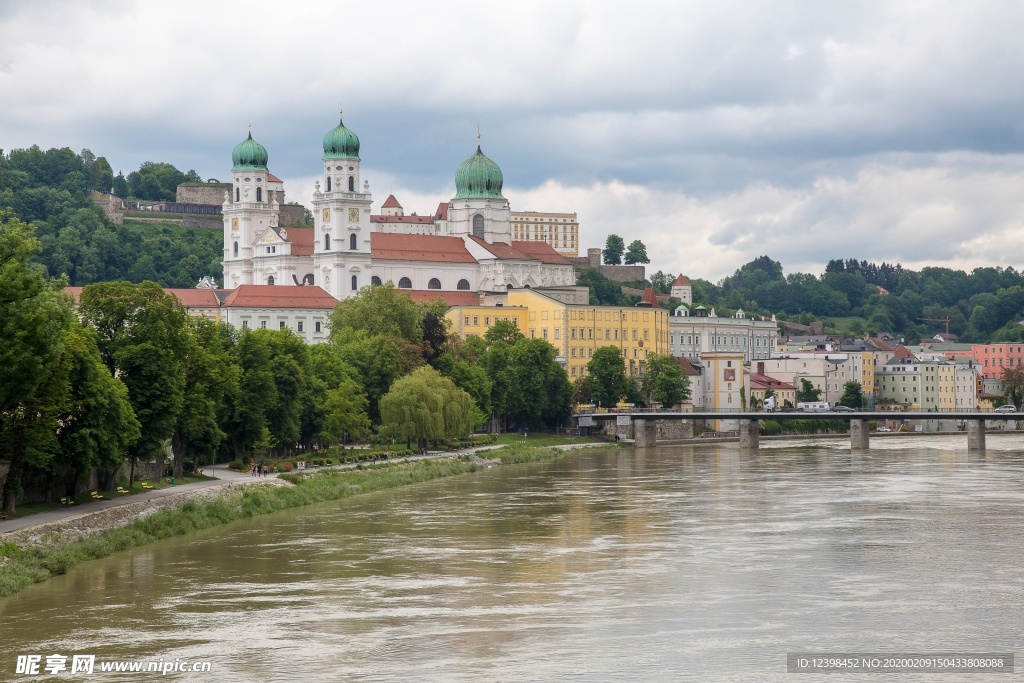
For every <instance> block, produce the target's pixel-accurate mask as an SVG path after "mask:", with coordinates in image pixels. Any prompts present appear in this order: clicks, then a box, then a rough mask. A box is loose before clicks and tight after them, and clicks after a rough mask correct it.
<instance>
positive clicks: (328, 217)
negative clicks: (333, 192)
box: [324, 209, 331, 223]
mask: <svg viewBox="0 0 1024 683" xmlns="http://www.w3.org/2000/svg"><path fill="white" fill-rule="evenodd" d="M330 222H331V210H330V209H324V223H330Z"/></svg>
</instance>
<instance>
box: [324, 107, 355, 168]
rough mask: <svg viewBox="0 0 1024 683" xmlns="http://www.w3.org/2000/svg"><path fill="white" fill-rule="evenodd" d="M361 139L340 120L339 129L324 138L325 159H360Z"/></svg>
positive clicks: (328, 133)
mask: <svg viewBox="0 0 1024 683" xmlns="http://www.w3.org/2000/svg"><path fill="white" fill-rule="evenodd" d="M358 158H359V138H358V137H356V134H355V133H353V132H352V131H350V130H349V129H348V128H346V127H345V124H344V123H343V122H342V120H341V118H340V117H339V118H338V127H337V128H334V129H333V130H330V131H328V132H327V135H325V136H324V159H358Z"/></svg>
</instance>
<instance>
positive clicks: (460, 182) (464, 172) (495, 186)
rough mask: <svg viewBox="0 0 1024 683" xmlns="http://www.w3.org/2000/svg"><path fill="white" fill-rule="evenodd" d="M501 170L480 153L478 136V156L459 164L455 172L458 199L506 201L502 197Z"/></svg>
mask: <svg viewBox="0 0 1024 683" xmlns="http://www.w3.org/2000/svg"><path fill="white" fill-rule="evenodd" d="M502 182H503V178H502V177H501V169H500V168H498V164H496V163H494V162H493V161H491V160H490V159H488V158H487V156H486V155H485V154H484V153H483V152H482V151H480V141H479V136H477V145H476V154H474V155H473V156H471V157H470V158H468V159H466V160H465V161H463V162H462V163H461V164H459V168H458V170H456V171H455V198H456V199H476V198H482V199H504V197H503V196H502V195H501V184H502Z"/></svg>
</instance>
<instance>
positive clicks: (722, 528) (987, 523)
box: [0, 435, 1024, 681]
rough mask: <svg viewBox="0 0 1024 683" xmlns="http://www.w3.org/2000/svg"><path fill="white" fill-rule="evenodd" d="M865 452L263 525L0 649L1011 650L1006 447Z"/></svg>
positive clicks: (223, 664)
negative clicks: (977, 452)
mask: <svg viewBox="0 0 1024 683" xmlns="http://www.w3.org/2000/svg"><path fill="white" fill-rule="evenodd" d="M881 441H883V440H881V439H879V440H876V442H875V443H873V450H871V451H868V452H866V453H858V454H853V455H851V453H850V452H849V450H848V449H845V450H844V449H843V448H841V447H839V446H840V444H837V443H836V442H823V443H821V444H812V445H807V444H806V443H800V444H796V443H793V444H788V445H786V444H783V445H778V444H777V443H774V442H773V443H772V444H771V445H770V447H767V448H765V449H763V451H762V453H761V454H760V455H744V454H740V453H739V452H738V450H736V448H735V447H732V446H729V445H721V446H711V447H703V448H695V447H674V448H673V447H669V448H660V449H657V450H656V451H653V450H652V451H647V452H639V453H635V452H632V451H628V450H607V451H605V450H596V451H588V452H584V453H583V454H581V455H578V456H576V455H574V456H571V457H569V458H566V459H565V460H562V461H558V462H555V463H547V464H533V465H527V466H521V467H512V468H497V469H494V470H488V471H485V472H480V473H478V474H475V475H472V476H468V477H461V478H455V479H450V480H443V481H437V482H429V483H426V484H422V485H418V486H413V487H409V488H406V489H402V490H397V491H390V492H384V493H379V494H373V495H370V496H365V497H361V498H358V499H354V500H348V501H343V502H339V503H331V504H324V505H321V506H317V507H314V508H305V509H302V510H297V511H289V512H284V513H279V514H275V515H271V516H267V517H263V518H259V519H255V520H248V521H245V522H239V523H235V524H232V525H230V526H228V527H224V528H221V529H216V530H211V531H207V532H203V533H200V534H197V535H195V536H192V537H189V538H188V539H173V540H170V541H167V542H163V543H160V544H157V545H154V546H150V547H148V548H144V549H140V550H136V551H131V552H128V553H122V554H120V555H118V556H115V557H111V558H108V559H107V560H103V561H99V562H95V563H92V564H90V565H87V566H84V567H81V568H80V569H78V570H76V571H74V572H72V573H71V574H70V575H68V576H66V577H60V578H58V579H55V580H52V581H50V582H48V583H46V584H43V585H41V586H37V587H34V588H33V589H31V590H29V591H26V592H25V593H23V594H21V595H18V596H15V597H13V598H11V599H8V600H6V601H4V602H0V639H2V642H4V644H5V650H6V651H7V652H14V653H20V652H37V653H40V654H42V653H52V652H63V653H65V654H68V653H71V652H79V653H94V654H97V655H98V656H100V658H106V659H136V660H140V659H156V658H160V657H163V658H164V659H165V660H170V659H174V658H179V657H180V658H182V659H185V658H188V659H190V660H196V659H208V660H210V661H211V662H213V666H214V676H213V680H218V681H251V680H256V679H259V680H265V681H294V680H310V681H334V680H337V679H339V678H350V679H354V680H364V679H365V680H396V679H398V680H453V679H454V680H474V681H475V680H548V679H553V678H564V677H568V676H572V677H574V678H577V679H580V680H608V679H612V678H623V679H631V680H632V679H636V678H640V677H646V678H650V679H652V680H669V679H671V680H789V678H787V676H789V675H788V674H786V673H785V653H786V652H788V651H797V650H818V651H821V650H829V649H832V650H843V651H851V650H883V651H893V650H894V649H896V650H904V651H912V650H936V649H947V650H972V649H973V650H987V651H994V650H1011V651H1012V650H1014V649H1015V647H1016V646H1017V645H1018V644H1019V643H1018V641H1019V639H1020V636H1019V622H1020V616H1021V614H1020V608H1019V605H1020V604H1022V600H1021V598H1022V597H1024V595H1022V593H1024V589H1022V586H1024V582H1022V581H1021V579H1022V578H1024V577H1022V573H1024V570H1022V569H1021V567H1022V566H1024V562H1022V559H1024V557H1022V555H1024V553H1022V550H1021V544H1020V543H1019V532H1018V527H1019V523H1020V520H1021V512H1022V508H1021V506H1022V500H1024V499H1022V497H1021V492H1022V483H1024V477H1022V473H1024V458H1022V456H1021V452H1022V446H1024V442H1022V441H1021V439H1020V438H1019V437H1016V436H1003V435H998V436H990V439H989V444H988V445H989V452H988V454H987V455H985V456H968V455H966V453H965V452H964V451H963V448H964V446H965V444H964V443H963V437H962V435H951V436H950V437H948V438H946V437H939V438H934V437H933V438H913V437H912V438H906V439H898V440H897V439H893V440H891V443H892V445H894V446H898V447H894V448H889V445H890V442H889V441H888V440H886V442H885V443H879V442H881ZM3 666H6V667H7V669H5V670H3V671H2V673H0V678H3V677H6V676H9V675H11V674H12V673H13V660H12V661H11V662H10V663H9V664H5V665H3ZM119 675H120V676H121V678H117V676H118V675H117V674H110V676H111V678H110V679H109V680H125V679H124V674H119ZM166 678H169V679H172V680H173V679H174V677H173V675H171V676H167V677H166ZM179 678H180V679H182V680H184V679H187V677H186V676H181V677H179ZM94 679H95V680H104V679H103V678H102V677H101V676H100V675H97V676H95V677H94ZM26 680H28V679H26Z"/></svg>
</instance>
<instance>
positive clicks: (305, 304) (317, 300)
mask: <svg viewBox="0 0 1024 683" xmlns="http://www.w3.org/2000/svg"><path fill="white" fill-rule="evenodd" d="M336 303H338V301H337V300H336V299H335V298H334V297H333V296H331V295H330V294H328V293H327V292H325V291H324V290H322V289H320V288H319V287H311V286H306V287H292V286H288V285H280V286H278V285H239V286H238V288H237V289H235V290H233V291H232V292H231V293H230V294H228V296H227V298H226V299H224V307H225V308H319V309H323V310H328V311H329V310H332V309H333V308H334V305H335V304H336Z"/></svg>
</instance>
